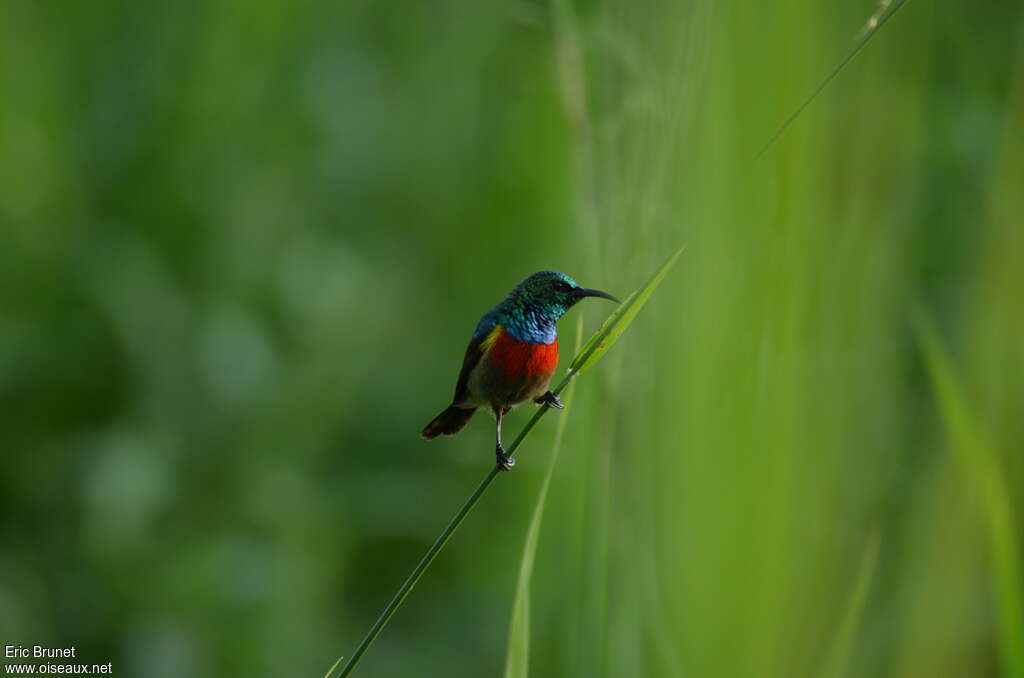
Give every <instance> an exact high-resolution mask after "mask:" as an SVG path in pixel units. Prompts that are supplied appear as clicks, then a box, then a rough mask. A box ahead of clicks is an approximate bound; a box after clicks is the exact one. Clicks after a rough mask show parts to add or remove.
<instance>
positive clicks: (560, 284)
mask: <svg viewBox="0 0 1024 678" xmlns="http://www.w3.org/2000/svg"><path fill="white" fill-rule="evenodd" d="M554 287H555V289H556V290H558V291H559V292H568V291H569V290H571V289H572V285H570V284H569V283H567V282H565V281H564V280H556V281H555V284H554Z"/></svg>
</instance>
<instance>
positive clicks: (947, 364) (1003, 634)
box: [915, 310, 1024, 678]
mask: <svg viewBox="0 0 1024 678" xmlns="http://www.w3.org/2000/svg"><path fill="white" fill-rule="evenodd" d="M915 330H916V333H917V340H918V344H919V345H920V348H921V351H922V353H923V354H924V359H925V367H926V369H927V371H928V374H929V376H930V378H931V381H932V387H933V389H934V391H935V397H936V400H937V404H938V407H939V412H940V414H941V415H942V420H943V423H944V424H945V426H946V430H947V432H948V434H949V438H950V444H951V446H952V448H953V453H954V455H956V457H957V460H958V462H959V463H960V467H961V469H962V470H963V473H964V476H965V479H966V481H967V482H968V483H969V484H970V485H971V486H973V487H974V488H976V489H977V490H978V491H979V495H980V496H981V497H982V498H983V501H984V506H983V510H984V512H985V517H986V519H987V521H988V531H989V546H990V549H991V559H992V567H993V569H994V572H993V576H994V580H995V599H996V600H995V605H996V615H997V623H998V628H999V640H1000V648H999V649H1000V654H1001V656H1002V663H1003V670H1004V671H1005V675H1007V676H1013V677H1014V678H1024V608H1022V602H1024V601H1022V598H1021V574H1022V573H1021V566H1020V556H1019V554H1018V552H1017V541H1016V539H1015V533H1016V527H1015V525H1014V516H1013V508H1012V504H1011V501H1010V494H1009V490H1008V488H1007V487H1006V480H1005V477H1006V476H1005V474H1004V472H1003V470H1002V468H1001V467H1000V463H999V457H998V455H997V454H996V450H995V448H994V446H993V444H992V442H991V441H990V440H989V438H988V437H987V436H986V435H985V433H984V431H983V429H982V428H981V425H980V424H979V422H978V420H977V418H976V416H975V414H974V412H973V411H972V409H971V408H970V404H969V403H968V401H967V398H966V397H965V395H964V392H963V387H962V386H961V384H960V382H959V380H958V378H957V375H956V372H955V370H954V367H953V364H952V362H951V361H950V359H949V356H948V355H947V353H946V349H945V347H944V346H943V344H942V340H941V339H940V337H939V335H938V332H937V331H936V329H935V327H934V325H932V323H931V322H930V320H929V319H928V318H927V317H926V316H925V314H924V312H923V311H920V310H919V311H918V312H917V314H916V316H915Z"/></svg>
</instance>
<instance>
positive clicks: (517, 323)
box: [420, 271, 621, 471]
mask: <svg viewBox="0 0 1024 678" xmlns="http://www.w3.org/2000/svg"><path fill="white" fill-rule="evenodd" d="M584 297H601V298H603V299H610V300H612V301H614V302H616V303H621V302H619V300H618V299H616V298H615V297H613V296H612V295H610V294H608V293H607V292H602V291H601V290H593V289H589V288H586V287H580V285H579V283H577V282H576V281H575V280H573V279H572V278H570V277H569V276H567V275H566V274H564V273H559V272H558V271H540V272H538V273H534V274H533V275H531V276H530V277H529V278H527V279H526V280H524V281H523V282H521V283H519V284H518V285H516V287H515V289H513V290H512V291H511V292H510V293H509V295H508V296H507V297H505V300H504V301H502V302H501V303H500V304H498V305H497V306H495V307H494V308H492V309H491V310H490V311H488V312H487V313H485V314H484V317H483V318H481V319H480V322H479V323H477V326H476V330H475V331H474V332H473V337H472V338H471V339H470V340H469V346H468V347H467V348H466V357H465V358H463V360H462V370H461V371H460V372H459V380H458V381H457V382H456V384H455V397H454V398H453V399H452V404H451V405H450V406H449V407H448V409H446V410H445V411H444V412H442V413H441V414H439V415H437V416H436V417H435V418H434V420H433V421H431V422H430V423H429V424H427V425H426V426H425V427H424V428H423V431H422V432H421V433H420V435H422V436H423V437H424V438H426V439H427V440H433V439H434V438H436V437H437V436H439V435H442V434H443V435H449V436H450V435H455V434H456V433H458V432H459V431H461V430H462V427H463V426H465V425H466V422H468V421H469V420H470V419H471V418H472V417H473V413H474V412H476V410H477V408H478V407H486V408H488V409H490V411H491V412H492V413H493V414H494V418H495V421H496V428H495V430H496V444H495V447H494V452H495V456H496V458H497V462H498V468H499V469H501V470H503V471H509V470H511V469H512V467H513V466H515V464H516V462H515V459H512V458H511V457H509V456H508V454H507V453H506V452H505V448H504V447H502V446H501V418H502V417H503V416H505V415H506V414H507V413H508V411H509V410H511V409H512V408H513V407H515V406H516V405H519V404H520V403H523V402H526V401H527V400H533V401H534V402H535V403H537V404H538V405H541V404H544V403H547V404H548V405H550V406H551V407H555V408H558V409H562V407H563V405H562V403H561V401H559V400H558V396H556V395H555V394H554V393H552V392H551V391H549V390H548V382H550V381H551V375H552V374H554V373H555V368H556V367H558V334H557V332H556V331H555V323H557V322H558V319H559V318H561V317H562V316H563V315H564V314H565V312H566V311H568V310H569V309H570V308H572V307H573V305H575V304H576V302H577V301H579V300H580V299H583V298H584Z"/></svg>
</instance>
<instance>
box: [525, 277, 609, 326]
mask: <svg viewBox="0 0 1024 678" xmlns="http://www.w3.org/2000/svg"><path fill="white" fill-rule="evenodd" d="M586 297H601V298H602V299H610V300H611V301H614V302H616V303H619V300H618V299H616V298H615V297H613V296H612V295H610V294H608V293H607V292H602V291H601V290H594V289H590V288H588V287H581V286H580V284H579V283H577V282H576V281H575V280H573V279H572V278H570V277H569V276H567V275H566V274H564V273H559V272H558V271H540V272H538V273H534V274H533V275H531V276H530V277H529V278H527V279H526V280H524V281H523V282H521V283H519V284H518V285H517V286H516V288H515V289H514V290H512V294H510V295H509V299H510V300H511V301H513V302H514V303H513V305H514V306H515V307H518V308H519V309H522V310H523V311H526V312H529V313H531V314H535V315H538V316H544V317H547V318H551V319H553V320H557V319H558V318H560V317H562V314H564V313H565V312H566V311H568V310H569V309H570V308H572V307H573V305H574V304H575V303H576V302H577V301H579V300H580V299H584V298H586Z"/></svg>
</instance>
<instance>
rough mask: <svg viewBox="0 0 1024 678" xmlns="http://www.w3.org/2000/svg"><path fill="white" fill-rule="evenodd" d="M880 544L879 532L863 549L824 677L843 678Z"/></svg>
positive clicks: (872, 576) (874, 534) (847, 666)
mask: <svg viewBox="0 0 1024 678" xmlns="http://www.w3.org/2000/svg"><path fill="white" fill-rule="evenodd" d="M881 545H882V537H881V533H879V532H875V533H873V534H872V535H871V536H870V537H869V538H868V543H867V545H866V546H865V547H864V554H863V555H862V556H861V559H860V566H859V567H858V568H857V580H856V583H855V584H854V586H853V592H852V593H851V594H850V599H849V600H848V601H847V603H846V612H845V613H844V614H843V620H842V622H841V624H840V626H839V629H838V631H837V632H836V637H835V639H834V640H833V641H832V649H831V650H830V651H829V656H828V662H827V664H826V665H825V670H824V671H823V672H822V675H823V676H825V678H842V676H845V675H847V673H848V668H849V663H850V654H851V652H852V650H853V643H854V640H855V639H856V637H857V631H858V629H860V622H861V618H862V617H863V616H864V604H865V602H866V601H867V597H868V589H869V588H870V587H871V580H872V579H873V578H874V576H875V566H876V565H877V564H878V551H879V549H880V547H881Z"/></svg>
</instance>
